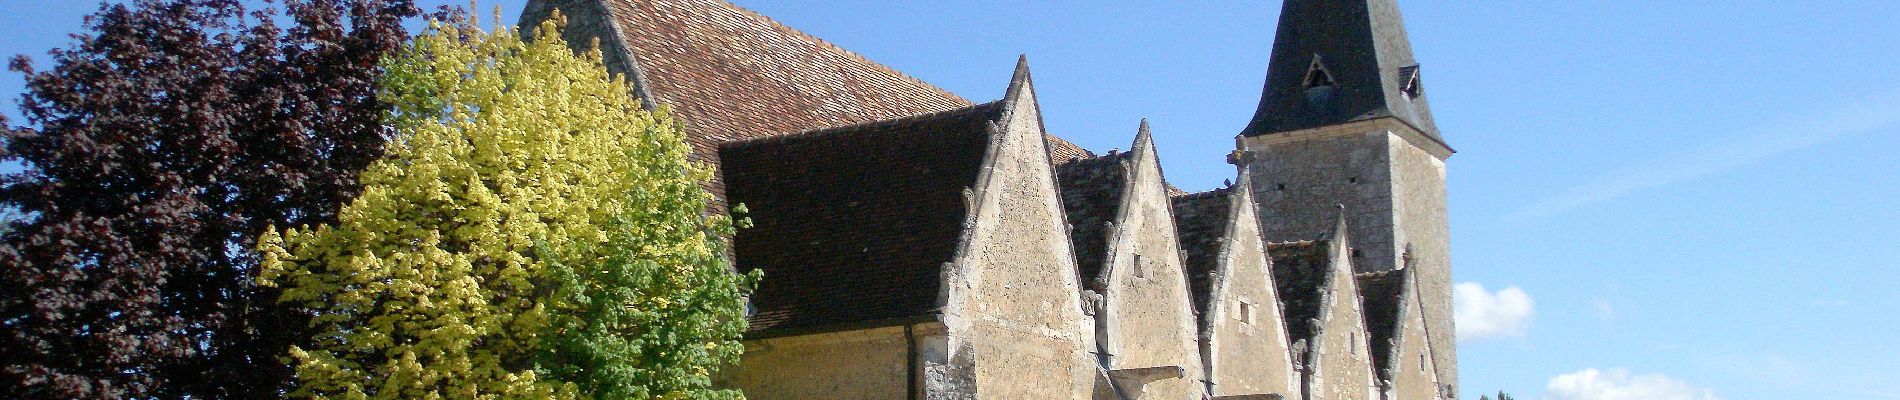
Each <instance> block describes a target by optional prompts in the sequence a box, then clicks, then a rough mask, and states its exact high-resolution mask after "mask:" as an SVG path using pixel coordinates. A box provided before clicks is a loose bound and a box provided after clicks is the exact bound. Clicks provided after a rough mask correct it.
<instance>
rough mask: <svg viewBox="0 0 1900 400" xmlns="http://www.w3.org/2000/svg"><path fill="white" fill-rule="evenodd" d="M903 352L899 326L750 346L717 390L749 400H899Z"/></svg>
mask: <svg viewBox="0 0 1900 400" xmlns="http://www.w3.org/2000/svg"><path fill="white" fill-rule="evenodd" d="M907 350H908V344H907V343H906V341H905V337H904V328H903V327H901V326H900V327H886V328H876V329H867V330H856V331H843V332H833V333H820V334H812V335H803V336H792V337H784V338H774V339H764V340H749V341H746V349H745V357H742V358H741V359H740V364H739V366H738V367H737V368H731V369H729V371H734V372H733V376H730V377H727V378H726V379H725V382H722V385H721V386H723V387H732V388H738V389H740V390H742V391H744V392H745V395H746V398H748V399H751V400H800V399H902V398H905V390H906V388H907V387H908V382H909V376H908V372H907V371H906V368H908V365H909V364H908V363H907V361H906V359H905V358H906V354H907Z"/></svg>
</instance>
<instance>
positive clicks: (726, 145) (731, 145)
mask: <svg viewBox="0 0 1900 400" xmlns="http://www.w3.org/2000/svg"><path fill="white" fill-rule="evenodd" d="M1001 104H1002V100H997V101H991V102H988V103H982V104H972V105H968V106H963V107H958V108H952V109H948V110H943V111H936V112H928V113H923V114H915V115H910V116H904V117H897V118H890V119H881V120H876V121H866V122H859V123H855V124H848V125H839V126H833V127H828V128H818V129H812V130H805V131H798V132H788V133H781V134H776V135H771V136H761V137H755V138H746V139H738V140H729V141H725V142H721V143H719V148H721V149H735V148H744V147H750V146H755V145H759V144H762V143H781V142H788V141H793V140H803V139H811V138H818V137H824V136H830V135H834V134H842V133H846V132H853V131H860V130H865V129H868V128H876V127H884V126H891V125H899V124H905V123H910V122H917V121H924V120H931V119H937V118H944V117H949V116H953V115H960V114H964V113H973V112H980V111H985V110H989V109H992V108H995V107H999V106H1000V105H1001Z"/></svg>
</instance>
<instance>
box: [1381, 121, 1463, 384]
mask: <svg viewBox="0 0 1900 400" xmlns="http://www.w3.org/2000/svg"><path fill="white" fill-rule="evenodd" d="M1387 143H1388V146H1389V148H1390V150H1388V152H1390V153H1391V154H1392V175H1393V176H1394V178H1395V179H1393V185H1392V192H1393V196H1394V197H1395V198H1397V199H1399V201H1398V202H1397V210H1398V219H1397V221H1395V222H1394V227H1392V228H1390V229H1391V230H1393V231H1396V232H1397V235H1398V238H1397V239H1396V240H1397V243H1398V249H1399V251H1401V252H1403V251H1405V250H1406V249H1408V248H1409V249H1410V250H1411V252H1412V254H1411V256H1412V267H1413V268H1417V270H1416V271H1414V273H1417V274H1418V276H1417V277H1418V290H1419V294H1420V295H1421V296H1420V298H1422V299H1423V300H1422V305H1423V311H1424V313H1425V319H1426V320H1429V321H1440V324H1439V325H1436V326H1432V327H1431V328H1432V330H1431V331H1430V335H1431V341H1432V342H1433V343H1436V344H1438V345H1439V346H1444V347H1445V348H1451V347H1450V346H1452V345H1453V344H1455V343H1456V342H1455V341H1456V338H1455V337H1453V334H1452V332H1453V330H1454V329H1453V326H1452V314H1451V311H1452V308H1451V307H1452V305H1451V298H1452V293H1451V285H1452V280H1451V227H1450V222H1449V221H1447V220H1446V218H1447V215H1446V212H1445V210H1446V204H1445V202H1446V198H1445V160H1442V159H1439V158H1438V157H1435V156H1433V155H1432V154H1430V153H1428V152H1426V151H1425V150H1424V149H1421V148H1419V147H1418V146H1414V145H1412V143H1411V142H1408V141H1406V140H1403V139H1402V138H1400V137H1398V136H1397V135H1392V137H1391V139H1388V140H1387ZM1401 255H1402V254H1401ZM1400 262H1404V260H1403V259H1401V260H1400ZM1441 353H1443V354H1438V355H1437V360H1436V364H1438V365H1439V368H1438V374H1439V375H1440V377H1439V378H1440V379H1441V380H1443V381H1444V382H1446V383H1455V382H1457V381H1458V380H1457V379H1458V369H1457V367H1456V366H1457V363H1458V355H1457V354H1455V353H1456V352H1455V351H1445V352H1441Z"/></svg>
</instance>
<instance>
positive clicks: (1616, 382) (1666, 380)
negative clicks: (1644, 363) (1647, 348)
mask: <svg viewBox="0 0 1900 400" xmlns="http://www.w3.org/2000/svg"><path fill="white" fill-rule="evenodd" d="M1545 391H1546V394H1547V395H1548V396H1549V397H1550V399H1551V400H1719V399H1720V398H1719V397H1716V396H1715V391H1713V390H1709V389H1705V388H1698V387H1695V386H1690V385H1689V384H1688V383H1685V382H1683V381H1680V380H1676V379H1675V378H1670V377H1668V376H1665V375H1662V374H1650V375H1640V376H1630V372H1629V370H1626V369H1622V368H1613V369H1610V370H1608V371H1602V370H1597V369H1596V368H1590V369H1585V370H1582V371H1577V372H1572V373H1568V374H1563V375H1558V376H1556V377H1554V378H1550V384H1549V385H1547V386H1545Z"/></svg>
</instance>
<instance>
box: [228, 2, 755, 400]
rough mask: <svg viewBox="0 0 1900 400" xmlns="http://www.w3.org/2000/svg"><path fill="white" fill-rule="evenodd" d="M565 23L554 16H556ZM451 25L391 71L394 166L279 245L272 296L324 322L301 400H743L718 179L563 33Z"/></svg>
mask: <svg viewBox="0 0 1900 400" xmlns="http://www.w3.org/2000/svg"><path fill="white" fill-rule="evenodd" d="M558 20H559V18H555V19H553V20H552V21H558ZM539 31H540V34H539V35H537V37H538V39H537V40H534V41H524V40H522V39H521V36H520V35H519V33H518V32H514V31H512V30H508V29H502V30H498V31H493V32H488V31H484V30H482V29H481V28H480V27H478V26H477V25H476V24H475V23H474V22H473V21H471V20H468V19H464V18H453V19H450V20H448V21H440V22H436V23H433V24H431V26H430V28H429V29H428V30H427V31H425V33H424V34H423V35H421V36H420V37H418V38H416V39H415V41H414V42H413V44H411V45H410V46H409V47H407V48H405V49H402V50H400V51H398V52H397V54H396V55H395V56H394V57H392V58H390V59H389V60H387V61H385V62H384V68H385V70H386V71H387V72H386V75H385V76H384V77H383V78H382V79H381V80H380V82H379V83H380V84H381V92H380V95H381V98H382V99H384V100H385V101H388V102H389V103H391V104H392V105H393V106H394V111H393V113H392V114H391V116H390V118H389V119H388V120H389V121H391V123H392V124H393V125H394V126H395V128H396V131H397V134H396V136H395V138H394V139H392V141H391V142H390V143H389V145H388V148H387V151H388V156H387V157H385V158H384V159H382V160H380V161H378V162H377V163H375V164H373V165H371V166H370V167H369V168H368V169H367V170H366V171H364V173H363V174H362V183H363V185H364V189H363V194H362V195H361V196H360V197H358V198H356V199H355V200H354V201H353V202H351V203H350V204H348V205H347V206H345V207H344V208H343V210H342V211H341V212H340V213H339V215H338V220H337V222H336V223H334V224H327V225H321V226H317V227H314V228H299V229H286V230H284V231H282V232H281V233H277V232H274V231H273V232H272V233H269V234H267V235H266V236H265V238H264V239H263V240H262V243H261V245H260V248H261V251H262V253H263V254H264V266H265V270H264V277H263V281H264V282H265V283H266V284H269V285H275V286H280V287H282V288H283V293H284V295H283V297H282V298H281V300H282V301H284V302H287V303H291V304H295V305H298V306H300V307H302V308H306V309H308V310H310V312H311V314H312V315H313V320H312V321H313V322H312V324H313V332H314V334H313V336H312V337H311V338H310V339H309V340H308V341H306V342H305V343H306V345H305V346H299V347H293V348H292V349H290V355H291V356H292V358H293V363H294V364H295V369H296V375H297V382H298V388H297V389H296V392H295V393H293V394H295V395H303V396H316V397H335V398H447V399H474V398H537V399H539V398H737V397H739V396H738V394H737V393H734V392H727V391H719V390H714V389H712V388H711V377H712V376H713V374H715V373H716V370H717V368H718V367H720V366H722V365H729V364H731V363H733V362H736V360H737V358H738V354H739V352H740V349H741V345H740V344H739V343H738V338H739V335H740V333H741V332H743V330H744V319H743V315H742V313H743V311H742V310H743V306H742V303H741V298H742V296H743V295H744V293H745V291H746V288H747V287H749V286H750V285H751V284H752V282H753V281H754V280H755V277H754V276H740V275H734V274H732V273H730V272H729V271H730V270H729V268H728V267H727V265H726V261H725V260H724V259H723V254H724V250H723V249H722V248H721V247H720V246H721V243H722V242H721V241H720V240H719V239H717V235H719V234H722V233H726V232H730V231H731V229H732V228H731V223H730V222H728V221H727V220H724V219H720V218H716V217H705V216H703V214H704V211H703V210H704V209H705V207H706V203H707V201H708V200H709V199H708V195H707V194H706V193H705V192H703V191H702V190H700V189H699V182H700V181H702V180H704V179H706V178H707V177H708V172H707V169H705V168H703V167H699V166H695V165H691V164H689V163H688V162H687V161H686V154H687V145H686V144H685V141H684V137H683V135H682V134H681V132H680V130H679V128H678V124H676V123H675V122H674V121H673V120H672V119H670V117H668V115H667V114H666V113H665V112H664V111H660V112H653V113H649V112H646V111H644V110H643V109H642V108H641V106H640V103H639V101H638V100H636V99H634V98H633V97H632V95H631V91H630V90H629V87H628V85H627V83H626V82H624V81H622V80H620V79H619V78H617V77H612V76H610V75H609V74H608V73H607V72H606V70H605V68H604V67H603V66H602V64H601V58H600V54H599V53H598V52H597V51H587V52H580V53H578V54H577V53H576V52H573V51H571V50H570V49H569V48H568V45H567V43H565V42H563V41H562V40H561V39H560V35H559V34H558V26H557V23H556V22H549V23H546V24H543V25H542V26H540V28H539Z"/></svg>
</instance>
